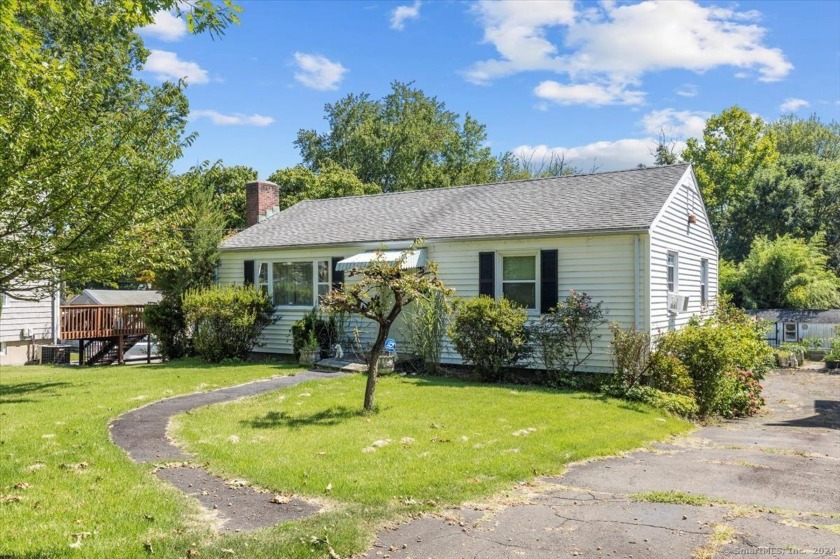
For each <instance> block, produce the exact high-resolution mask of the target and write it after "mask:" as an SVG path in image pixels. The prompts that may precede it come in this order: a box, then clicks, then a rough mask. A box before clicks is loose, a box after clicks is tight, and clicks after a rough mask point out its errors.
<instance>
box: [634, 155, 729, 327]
mask: <svg viewBox="0 0 840 559" xmlns="http://www.w3.org/2000/svg"><path fill="white" fill-rule="evenodd" d="M690 215H694V216H695V218H696V222H695V223H690V222H689V216H690ZM649 241H650V242H649V246H648V248H647V254H646V255H645V256H646V261H647V262H649V263H650V275H649V278H648V281H649V285H648V293H649V297H650V307H649V319H648V324H649V327H650V330H651V333H652V334H653V335H654V336H655V335H656V334H657V333H658V332H664V331H666V330H668V329H675V328H680V327H682V326H684V325H685V324H686V323H688V320H689V319H690V318H691V316H692V315H694V314H697V313H700V312H703V311H704V310H705V312H712V311H714V309H715V304H716V301H717V291H718V251H717V246H716V245H715V242H714V238H713V236H712V231H711V228H710V227H709V220H708V217H707V216H706V212H705V209H704V207H703V204H702V201H701V199H700V194H699V192H698V190H697V185H696V184H695V181H694V175H693V173H692V172H691V170H687V171H686V173H685V175H684V176H683V178H682V180H681V181H680V184H679V186H677V187H676V188H675V190H674V193H673V195H672V196H671V197H670V199H669V200H668V202H667V203H666V205H665V206H664V207H663V208H662V210H661V211H660V214H659V216H658V217H657V219H656V220H655V221H654V223H653V225H652V226H651V233H650V237H649ZM669 252H675V253H678V254H679V260H678V262H677V267H676V275H677V277H676V284H675V289H676V293H678V294H679V295H682V296H686V297H688V311H687V312H679V313H670V312H669V311H668V302H669V301H668V299H669V293H668V253H669ZM703 260H705V261H706V262H707V265H708V269H707V271H706V273H707V278H706V280H707V288H706V289H707V293H708V303H707V304H706V305H705V306H704V305H703V304H702V303H701V297H700V291H701V284H702V282H703V274H702V266H703V265H702V262H703ZM704 307H705V308H704Z"/></svg>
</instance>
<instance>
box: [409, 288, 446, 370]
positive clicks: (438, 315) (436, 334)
mask: <svg viewBox="0 0 840 559" xmlns="http://www.w3.org/2000/svg"><path fill="white" fill-rule="evenodd" d="M449 310H450V309H449V300H448V299H447V297H446V293H444V292H442V291H433V292H432V293H431V294H429V296H427V297H420V298H418V299H415V301H414V303H413V304H412V305H411V307H410V314H409V316H408V319H407V320H406V321H405V323H404V325H403V330H404V332H405V338H406V340H407V341H408V343H409V345H410V346H411V348H412V350H413V351H414V354H415V355H416V356H417V358H419V359H420V361H422V363H423V365H424V367H425V369H426V371H428V372H430V373H432V374H435V373H438V372H439V371H440V358H441V352H442V351H443V338H444V336H445V335H446V328H447V325H448V323H449Z"/></svg>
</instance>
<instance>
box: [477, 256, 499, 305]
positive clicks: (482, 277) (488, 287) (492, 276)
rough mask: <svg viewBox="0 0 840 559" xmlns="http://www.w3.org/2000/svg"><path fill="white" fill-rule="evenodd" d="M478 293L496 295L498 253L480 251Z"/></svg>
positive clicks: (489, 295)
mask: <svg viewBox="0 0 840 559" xmlns="http://www.w3.org/2000/svg"><path fill="white" fill-rule="evenodd" d="M478 294H479V295H487V296H488V297H495V296H496V253H495V252H479V253H478Z"/></svg>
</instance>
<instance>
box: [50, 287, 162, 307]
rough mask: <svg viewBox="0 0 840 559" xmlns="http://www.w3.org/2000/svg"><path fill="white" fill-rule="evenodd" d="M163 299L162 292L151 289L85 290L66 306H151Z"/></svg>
mask: <svg viewBox="0 0 840 559" xmlns="http://www.w3.org/2000/svg"><path fill="white" fill-rule="evenodd" d="M161 298H162V295H161V294H160V291H154V290H151V289H146V290H139V289H85V290H84V291H82V292H81V293H80V294H79V295H76V296H75V297H73V298H72V299H70V300H69V301H67V302H66V303H65V305H127V306H128V305H150V304H154V303H160V300H161Z"/></svg>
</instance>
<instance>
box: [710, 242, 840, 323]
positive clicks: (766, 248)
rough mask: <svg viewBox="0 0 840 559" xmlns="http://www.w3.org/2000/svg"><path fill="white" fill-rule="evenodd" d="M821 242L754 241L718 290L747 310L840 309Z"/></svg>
mask: <svg viewBox="0 0 840 559" xmlns="http://www.w3.org/2000/svg"><path fill="white" fill-rule="evenodd" d="M824 248H825V245H824V239H823V237H822V235H817V236H816V237H814V238H813V239H811V240H810V241H805V240H803V239H797V238H794V237H792V236H790V235H784V236H782V237H779V238H777V239H776V240H774V241H770V240H768V239H766V238H764V237H758V238H757V239H755V241H753V244H752V250H751V251H750V254H749V256H748V257H747V258H746V259H745V260H744V261H743V262H742V263H741V264H740V265H739V266H738V269H737V274H736V275H735V277H734V278H733V277H732V274H731V270H730V271H729V272H728V274H727V277H726V282H725V283H722V288H724V289H725V290H727V291H728V292H729V293H731V294H732V296H733V298H734V300H735V302H736V303H737V304H739V305H741V306H744V307H747V308H798V309H827V308H836V307H838V306H840V279H839V278H838V277H837V276H836V275H835V274H834V273H833V272H831V271H830V270H829V269H828V268H827V264H828V257H827V256H826V255H825V253H824Z"/></svg>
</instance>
